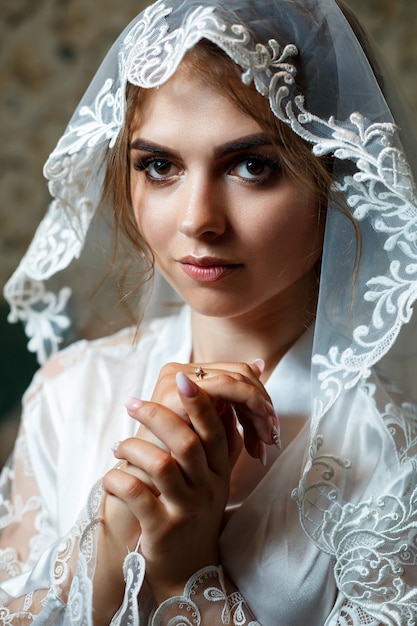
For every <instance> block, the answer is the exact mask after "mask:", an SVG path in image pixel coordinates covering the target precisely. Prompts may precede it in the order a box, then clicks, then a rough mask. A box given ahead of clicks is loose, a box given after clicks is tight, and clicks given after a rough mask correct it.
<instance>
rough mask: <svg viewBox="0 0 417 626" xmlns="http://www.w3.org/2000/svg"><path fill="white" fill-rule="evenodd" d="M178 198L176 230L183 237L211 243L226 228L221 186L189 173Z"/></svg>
mask: <svg viewBox="0 0 417 626" xmlns="http://www.w3.org/2000/svg"><path fill="white" fill-rule="evenodd" d="M181 191H182V193H181V194H180V197H179V198H178V202H179V205H178V223H177V227H178V230H179V231H180V232H181V233H182V234H183V235H185V236H186V237H193V238H201V237H205V238H210V239H214V238H215V237H218V236H220V235H222V234H223V233H224V232H225V230H226V228H227V219H226V212H225V205H224V202H225V197H224V194H223V193H222V189H221V184H220V183H219V182H216V181H215V180H213V179H212V177H211V176H210V175H208V174H205V173H197V174H191V173H189V174H188V175H187V177H186V180H185V181H184V182H183V186H182V190H181Z"/></svg>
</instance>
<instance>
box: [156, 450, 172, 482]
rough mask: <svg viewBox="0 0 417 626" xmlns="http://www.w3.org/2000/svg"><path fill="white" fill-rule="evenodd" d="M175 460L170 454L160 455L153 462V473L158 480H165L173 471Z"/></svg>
mask: <svg viewBox="0 0 417 626" xmlns="http://www.w3.org/2000/svg"><path fill="white" fill-rule="evenodd" d="M172 464H173V459H172V457H171V456H170V455H169V454H158V455H156V456H155V457H154V459H153V461H152V469H151V473H152V474H153V475H154V476H155V477H158V478H164V477H165V476H166V475H167V474H169V473H170V471H171V469H172Z"/></svg>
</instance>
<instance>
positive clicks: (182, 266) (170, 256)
mask: <svg viewBox="0 0 417 626" xmlns="http://www.w3.org/2000/svg"><path fill="white" fill-rule="evenodd" d="M138 119H139V118H138ZM283 149H284V148H282V150H283ZM130 159H131V170H130V174H131V198H132V206H133V210H134V214H135V217H136V221H137V225H138V229H139V231H140V233H141V234H142V236H143V237H144V239H145V240H146V242H147V243H148V245H149V246H150V248H151V249H152V251H153V253H154V256H155V262H156V265H157V266H158V268H159V270H160V271H161V272H162V274H163V275H164V276H165V278H166V279H167V280H168V281H169V282H170V284H171V285H172V286H173V287H174V289H176V290H177V291H178V292H179V293H180V294H181V296H182V297H183V298H184V299H185V301H186V302H187V303H188V304H189V305H190V307H191V311H192V331H193V354H192V357H191V360H192V361H193V363H191V364H189V365H184V364H176V363H170V364H167V365H166V366H165V367H164V368H163V369H162V371H161V373H160V376H159V378H158V381H157V384H156V387H155V390H154V393H153V396H152V399H151V401H150V402H142V401H141V400H140V399H137V398H136V399H135V398H134V399H130V401H129V402H128V404H127V410H128V412H129V415H130V416H131V417H132V418H133V419H135V420H137V421H138V422H139V423H140V426H139V428H138V432H137V435H136V437H132V438H130V439H127V440H125V441H123V442H120V443H119V445H118V447H117V450H116V452H115V456H116V458H117V459H120V461H121V465H120V467H119V468H118V469H113V470H111V471H110V472H108V473H107V474H106V476H105V477H104V481H103V484H104V488H105V491H106V493H107V495H106V498H105V506H104V513H103V517H104V524H103V529H102V532H101V536H100V544H99V554H98V567H97V574H96V577H95V606H96V607H97V609H96V611H97V612H96V621H97V624H105V623H108V621H109V619H110V618H111V616H112V615H113V613H114V612H115V610H117V608H118V606H119V605H120V602H121V597H122V593H123V586H124V585H123V581H122V579H121V565H122V562H123V558H124V556H125V554H126V547H128V548H129V549H131V550H133V549H134V547H135V545H136V543H137V540H138V537H139V535H140V534H141V544H140V550H141V552H142V554H143V555H144V557H145V559H146V578H147V582H148V584H149V586H150V588H151V589H152V591H153V594H154V596H155V599H156V601H157V602H161V601H162V600H164V599H165V598H167V597H170V596H173V595H176V594H178V593H181V591H182V589H183V586H184V584H185V582H186V581H187V580H188V578H189V577H190V576H191V575H192V574H193V573H194V572H195V571H196V570H197V569H199V568H201V567H203V566H205V565H210V564H211V565H213V564H217V563H218V560H219V554H218V536H219V533H220V530H221V527H222V524H223V522H224V515H225V510H226V507H227V504H228V502H229V503H231V502H233V503H236V502H237V503H238V502H240V501H242V499H243V498H244V497H246V496H247V495H248V493H250V491H251V489H253V487H254V486H255V484H256V483H257V482H258V481H259V479H260V478H261V477H262V475H263V474H264V473H265V471H267V469H268V466H269V465H270V463H271V462H272V461H273V459H274V458H275V457H274V456H273V455H272V456H268V457H267V454H266V448H267V447H268V448H269V447H271V446H272V444H273V442H274V439H276V435H277V426H278V421H277V418H276V416H275V413H274V409H273V407H272V405H271V402H270V398H269V396H268V394H267V392H266V390H265V388H264V386H263V382H264V381H265V380H266V379H267V377H268V375H269V373H270V371H271V370H272V368H273V367H274V366H275V365H276V363H277V362H278V360H279V359H280V358H281V357H282V355H283V354H284V353H285V352H286V351H287V349H288V347H289V346H291V345H292V343H293V342H294V341H295V340H296V339H297V338H298V336H299V335H300V334H301V333H302V332H303V330H304V328H305V326H306V324H308V323H309V322H311V320H312V317H313V316H314V302H315V296H316V290H317V281H316V278H315V271H314V266H315V264H316V262H317V260H318V258H319V256H320V253H321V243H322V236H323V225H322V224H321V221H320V219H319V214H320V212H319V207H318V203H317V201H316V198H315V196H314V194H313V193H312V192H311V191H310V190H309V191H307V186H306V185H304V184H303V183H302V181H300V184H297V183H295V182H294V181H293V180H290V179H289V178H288V177H287V176H285V173H284V171H283V168H282V166H281V163H280V149H276V148H275V147H272V145H271V143H270V141H269V139H268V138H267V137H265V136H264V135H262V131H261V129H260V127H259V126H258V124H257V123H256V122H255V120H253V119H252V118H251V117H249V116H247V115H245V114H243V113H242V112H241V111H240V110H239V109H237V107H236V106H235V105H234V104H232V103H231V102H230V101H229V100H227V99H225V98H224V97H222V96H221V95H220V94H219V93H217V92H216V91H215V90H213V89H212V88H211V87H208V86H207V85H204V84H202V83H201V82H199V80H198V79H196V78H194V77H193V76H192V75H191V74H190V73H188V72H187V71H185V70H181V69H180V70H179V71H178V72H177V74H176V75H175V76H174V77H173V78H172V79H171V80H170V81H168V83H166V84H165V85H163V86H162V87H160V88H159V89H158V90H155V91H151V92H150V93H149V94H148V95H147V97H146V99H145V102H144V104H142V107H141V113H140V121H139V122H138V123H137V124H136V125H135V126H134V128H133V129H132V133H131V150H130ZM309 189H311V186H310V188H309ZM259 358H260V359H259ZM196 365H201V366H202V367H203V369H204V372H205V375H204V377H203V378H202V379H201V380H196V377H195V374H194V370H195V367H196ZM236 418H237V420H236ZM239 423H240V425H239ZM242 431H243V439H244V443H243V441H242ZM295 434H296V433H292V434H291V436H290V437H287V440H288V439H290V438H291V437H292V436H294V435H295ZM254 459H256V463H257V467H258V468H259V469H258V471H257V472H254V471H252V467H253V463H255V460H254ZM259 459H260V460H261V463H259ZM251 464H252V465H251ZM249 475H250V476H251V479H250V480H248V476H249ZM229 584H231V583H229ZM106 620H107V621H106Z"/></svg>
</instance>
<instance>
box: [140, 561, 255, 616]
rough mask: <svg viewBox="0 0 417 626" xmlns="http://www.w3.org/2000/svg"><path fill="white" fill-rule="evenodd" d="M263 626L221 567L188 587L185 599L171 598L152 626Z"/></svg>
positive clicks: (210, 569) (207, 570)
mask: <svg viewBox="0 0 417 626" xmlns="http://www.w3.org/2000/svg"><path fill="white" fill-rule="evenodd" d="M170 624H184V626H193V625H194V624H201V626H209V625H210V626H213V625H216V626H217V625H218V626H221V625H222V624H231V625H233V626H260V624H259V623H258V622H257V621H256V620H255V619H254V618H253V616H252V615H251V613H250V611H249V608H248V606H247V605H246V603H245V601H244V599H243V597H242V596H241V594H240V593H239V592H238V591H237V590H236V589H235V588H233V586H232V585H231V584H230V582H229V581H228V580H227V578H226V577H225V575H224V572H223V569H222V568H221V567H214V566H212V567H205V568H203V569H201V570H199V571H198V572H196V573H195V574H194V575H193V576H192V577H191V578H190V580H189V581H188V582H187V584H186V585H185V587H184V592H183V594H182V596H176V597H173V598H169V599H168V600H166V601H165V602H163V603H162V604H161V605H160V606H159V607H158V608H157V609H156V611H155V612H154V614H153V617H152V620H151V626H169V625H170Z"/></svg>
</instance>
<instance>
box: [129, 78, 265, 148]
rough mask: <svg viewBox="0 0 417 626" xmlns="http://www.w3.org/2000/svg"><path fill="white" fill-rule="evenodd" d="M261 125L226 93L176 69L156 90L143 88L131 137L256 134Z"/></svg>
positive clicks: (158, 137)
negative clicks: (149, 135) (147, 135)
mask: <svg viewBox="0 0 417 626" xmlns="http://www.w3.org/2000/svg"><path fill="white" fill-rule="evenodd" d="M260 131H261V127H260V125H259V124H258V123H257V121H256V120H255V119H254V118H253V117H252V116H251V115H249V114H248V113H245V112H244V111H242V110H241V108H240V107H238V106H237V104H236V103H235V102H233V101H232V100H231V98H229V97H228V96H227V95H226V94H222V93H221V92H220V90H219V89H216V88H215V87H214V86H212V85H210V84H208V83H206V82H204V81H203V80H202V79H201V78H200V77H199V76H195V75H193V73H192V72H190V71H188V70H186V69H185V70H184V69H181V68H180V69H179V70H178V71H177V72H176V74H175V75H174V76H173V77H172V78H170V80H168V81H167V82H166V83H165V84H163V85H162V86H161V87H159V88H157V89H150V90H143V91H142V92H141V94H140V96H139V98H138V100H137V103H136V110H135V114H134V120H133V125H132V129H131V136H132V137H133V138H134V137H135V135H137V134H138V133H140V134H146V133H151V134H152V138H153V139H154V140H155V141H161V140H162V139H164V138H167V137H178V138H182V139H186V138H187V137H189V136H194V137H198V136H201V137H206V138H207V137H208V136H210V135H213V136H217V137H221V136H223V137H224V140H225V141H228V139H229V138H231V137H232V136H235V135H245V134H250V133H259V132H260Z"/></svg>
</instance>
